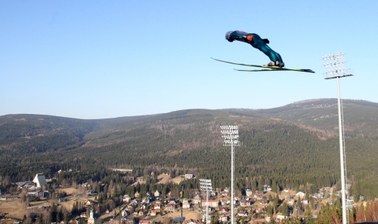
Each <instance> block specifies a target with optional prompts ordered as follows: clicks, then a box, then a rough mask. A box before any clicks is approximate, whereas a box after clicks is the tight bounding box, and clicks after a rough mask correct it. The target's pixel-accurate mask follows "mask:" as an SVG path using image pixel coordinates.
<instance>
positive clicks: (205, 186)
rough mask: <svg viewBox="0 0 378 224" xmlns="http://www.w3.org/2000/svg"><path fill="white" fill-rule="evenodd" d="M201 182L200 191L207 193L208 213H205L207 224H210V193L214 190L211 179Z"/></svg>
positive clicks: (201, 180)
mask: <svg viewBox="0 0 378 224" xmlns="http://www.w3.org/2000/svg"><path fill="white" fill-rule="evenodd" d="M199 181H200V190H201V191H205V192H206V212H205V223H206V224H207V223H210V221H211V220H210V219H209V192H211V191H212V190H213V189H212V188H213V187H212V184H211V180H209V179H199Z"/></svg>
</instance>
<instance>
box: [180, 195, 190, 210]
mask: <svg viewBox="0 0 378 224" xmlns="http://www.w3.org/2000/svg"><path fill="white" fill-rule="evenodd" d="M182 208H183V209H188V208H190V203H189V200H188V199H186V198H184V199H183V200H182Z"/></svg>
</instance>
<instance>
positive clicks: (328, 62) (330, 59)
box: [323, 52, 352, 224]
mask: <svg viewBox="0 0 378 224" xmlns="http://www.w3.org/2000/svg"><path fill="white" fill-rule="evenodd" d="M323 61H324V68H325V69H326V70H327V71H326V72H325V79H336V80H337V105H338V114H339V146H340V176H341V204H342V223H343V224H347V212H346V189H345V185H346V182H345V175H346V157H345V150H344V132H343V130H344V127H343V124H344V118H343V117H344V116H343V113H342V109H341V108H342V105H341V100H340V79H341V78H344V77H348V76H352V74H348V73H347V72H346V70H345V69H344V64H345V62H344V54H343V53H342V52H337V53H334V54H331V55H327V56H324V57H323Z"/></svg>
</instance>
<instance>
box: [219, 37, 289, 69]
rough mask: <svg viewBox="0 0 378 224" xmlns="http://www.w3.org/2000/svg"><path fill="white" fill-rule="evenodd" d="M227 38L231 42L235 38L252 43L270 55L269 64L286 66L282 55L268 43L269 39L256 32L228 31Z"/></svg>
mask: <svg viewBox="0 0 378 224" xmlns="http://www.w3.org/2000/svg"><path fill="white" fill-rule="evenodd" d="M226 39H227V40H228V41H230V42H232V41H234V40H238V41H242V42H245V43H248V44H250V45H252V47H254V48H257V49H259V50H260V51H262V52H263V53H264V54H265V55H266V56H268V57H269V59H270V62H269V64H268V66H279V67H281V68H282V67H284V66H285V63H284V62H283V61H282V58H281V55H280V54H278V53H277V52H275V51H274V50H272V49H271V48H270V47H269V46H268V44H269V40H268V39H262V38H261V37H260V36H259V35H257V34H255V33H246V32H243V31H230V32H227V33H226Z"/></svg>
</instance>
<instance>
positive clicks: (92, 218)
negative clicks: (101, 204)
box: [87, 210, 96, 224]
mask: <svg viewBox="0 0 378 224" xmlns="http://www.w3.org/2000/svg"><path fill="white" fill-rule="evenodd" d="M87 223H88V224H95V223H96V221H95V219H94V217H93V210H91V212H90V213H89V218H88V222H87Z"/></svg>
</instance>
